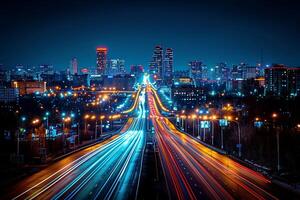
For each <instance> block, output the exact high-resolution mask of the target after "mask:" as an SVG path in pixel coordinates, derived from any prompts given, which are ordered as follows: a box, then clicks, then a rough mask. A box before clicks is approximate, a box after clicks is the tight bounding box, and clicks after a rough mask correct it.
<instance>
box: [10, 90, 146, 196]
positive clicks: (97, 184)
mask: <svg viewBox="0 0 300 200" xmlns="http://www.w3.org/2000/svg"><path fill="white" fill-rule="evenodd" d="M136 99H138V100H139V101H138V100H136V101H137V102H138V103H137V105H136V110H138V111H137V112H138V116H137V118H134V119H133V120H129V122H128V124H126V125H125V126H124V128H123V129H122V131H121V132H120V134H117V135H115V136H113V137H112V138H110V139H108V140H107V141H104V142H103V143H100V144H97V145H95V146H94V147H90V148H87V149H84V150H81V151H79V152H76V153H74V154H71V155H69V156H67V157H66V158H64V159H62V160H61V161H58V162H57V163H54V164H53V165H51V166H49V167H47V168H45V169H44V170H42V171H40V172H38V173H37V174H34V175H32V176H31V177H28V178H26V179H24V180H23V181H21V182H19V183H18V184H16V185H15V188H16V191H11V192H10V194H9V196H10V199H49V198H51V199H74V198H75V199H86V198H92V199H98V198H101V199H102V198H104V199H105V198H114V197H118V198H119V199H120V198H122V197H123V198H126V195H129V194H130V195H132V196H133V198H134V195H136V194H137V192H136V190H137V189H138V179H137V177H139V176H140V172H141V169H140V168H141V166H142V165H141V163H142V155H143V153H144V148H145V133H144V126H145V92H144V91H141V92H139V96H138V97H137V98H136ZM133 186H134V187H133ZM124 194H126V195H124Z"/></svg>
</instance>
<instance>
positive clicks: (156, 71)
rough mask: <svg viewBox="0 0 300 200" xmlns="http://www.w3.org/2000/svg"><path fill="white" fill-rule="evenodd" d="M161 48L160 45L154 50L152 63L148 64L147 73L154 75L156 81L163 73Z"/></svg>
mask: <svg viewBox="0 0 300 200" xmlns="http://www.w3.org/2000/svg"><path fill="white" fill-rule="evenodd" d="M162 67H163V48H162V47H161V46H160V45H157V46H156V47H155V48H154V52H153V56H152V61H151V62H150V66H149V71H150V74H152V75H156V77H157V79H161V78H162V73H163V69H162Z"/></svg>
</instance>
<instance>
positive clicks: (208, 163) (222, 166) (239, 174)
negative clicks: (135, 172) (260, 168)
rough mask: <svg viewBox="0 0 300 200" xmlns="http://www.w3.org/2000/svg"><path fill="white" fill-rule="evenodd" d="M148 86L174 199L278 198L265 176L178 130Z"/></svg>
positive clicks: (163, 162)
mask: <svg viewBox="0 0 300 200" xmlns="http://www.w3.org/2000/svg"><path fill="white" fill-rule="evenodd" d="M154 93H155V91H153V89H152V88H151V87H150V86H149V85H148V86H147V94H148V102H149V109H150V118H151V119H152V123H153V126H154V129H155V132H156V139H157V144H158V149H159V155H160V160H161V163H162V166H163V170H164V174H165V177H166V182H167V187H168V189H169V194H170V196H171V197H170V198H171V199H277V197H275V196H274V195H273V194H271V193H270V192H269V191H270V187H271V182H270V180H268V179H267V178H265V177H264V176H262V175H261V174H259V173H257V172H255V171H253V170H251V169H249V168H247V167H245V166H243V165H241V164H239V163H238V162H236V161H234V160H232V159H230V158H229V157H227V156H226V155H223V154H220V153H218V152H216V151H213V150H211V149H209V148H208V147H206V146H204V145H202V144H201V143H199V142H197V141H196V140H195V139H194V138H192V137H190V136H188V135H186V134H184V133H182V132H180V131H178V130H177V129H176V128H175V127H174V125H173V124H172V123H171V122H170V121H169V120H168V119H167V118H166V117H164V116H162V115H161V114H160V109H161V108H160V105H159V104H160V101H159V100H158V99H157V95H156V94H154ZM162 110H163V109H162Z"/></svg>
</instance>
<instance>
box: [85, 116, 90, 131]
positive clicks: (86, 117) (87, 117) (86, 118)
mask: <svg viewBox="0 0 300 200" xmlns="http://www.w3.org/2000/svg"><path fill="white" fill-rule="evenodd" d="M89 118H90V115H88V114H86V115H85V116H84V134H85V135H87V120H88V119H89Z"/></svg>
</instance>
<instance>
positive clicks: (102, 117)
mask: <svg viewBox="0 0 300 200" xmlns="http://www.w3.org/2000/svg"><path fill="white" fill-rule="evenodd" d="M104 118H105V116H104V115H101V116H100V135H102V120H103V119H104Z"/></svg>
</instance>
